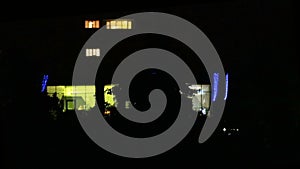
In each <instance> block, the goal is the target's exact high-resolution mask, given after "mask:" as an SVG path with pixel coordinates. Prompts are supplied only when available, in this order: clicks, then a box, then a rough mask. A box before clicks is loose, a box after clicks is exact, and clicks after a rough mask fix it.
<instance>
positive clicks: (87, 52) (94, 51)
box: [85, 49, 100, 57]
mask: <svg viewBox="0 0 300 169" xmlns="http://www.w3.org/2000/svg"><path fill="white" fill-rule="evenodd" d="M85 56H87V57H89V56H100V49H86V50H85Z"/></svg>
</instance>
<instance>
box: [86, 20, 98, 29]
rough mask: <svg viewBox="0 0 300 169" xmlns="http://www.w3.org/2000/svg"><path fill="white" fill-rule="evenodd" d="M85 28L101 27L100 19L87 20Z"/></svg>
mask: <svg viewBox="0 0 300 169" xmlns="http://www.w3.org/2000/svg"><path fill="white" fill-rule="evenodd" d="M85 28H100V22H99V20H94V21H88V20H86V21H85Z"/></svg>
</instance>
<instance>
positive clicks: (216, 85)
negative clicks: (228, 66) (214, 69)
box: [213, 73, 219, 102]
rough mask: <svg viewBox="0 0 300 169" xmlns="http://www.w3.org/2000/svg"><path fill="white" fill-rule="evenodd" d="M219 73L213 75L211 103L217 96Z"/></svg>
mask: <svg viewBox="0 0 300 169" xmlns="http://www.w3.org/2000/svg"><path fill="white" fill-rule="evenodd" d="M218 84H219V73H214V86H213V102H214V101H216V98H217V95H218Z"/></svg>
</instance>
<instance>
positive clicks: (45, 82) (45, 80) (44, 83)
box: [41, 75, 48, 92]
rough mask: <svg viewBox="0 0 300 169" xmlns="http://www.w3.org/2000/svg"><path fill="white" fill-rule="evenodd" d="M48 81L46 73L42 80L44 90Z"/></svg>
mask: <svg viewBox="0 0 300 169" xmlns="http://www.w3.org/2000/svg"><path fill="white" fill-rule="evenodd" d="M47 81H48V75H44V78H43V81H42V91H41V92H44V91H45V89H46V86H47Z"/></svg>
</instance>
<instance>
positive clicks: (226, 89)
mask: <svg viewBox="0 0 300 169" xmlns="http://www.w3.org/2000/svg"><path fill="white" fill-rule="evenodd" d="M225 78H226V88H225V97H224V100H226V99H227V95H228V73H227V74H226V77H225Z"/></svg>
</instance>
